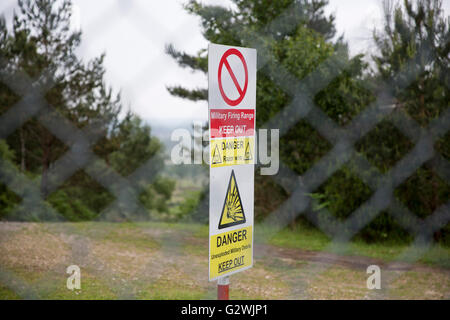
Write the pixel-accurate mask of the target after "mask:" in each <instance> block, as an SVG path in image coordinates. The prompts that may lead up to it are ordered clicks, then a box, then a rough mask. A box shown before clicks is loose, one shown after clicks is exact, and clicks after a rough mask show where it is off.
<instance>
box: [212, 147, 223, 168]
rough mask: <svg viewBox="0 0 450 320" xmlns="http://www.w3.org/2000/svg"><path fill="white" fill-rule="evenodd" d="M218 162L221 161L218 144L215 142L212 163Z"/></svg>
mask: <svg viewBox="0 0 450 320" xmlns="http://www.w3.org/2000/svg"><path fill="white" fill-rule="evenodd" d="M219 163H222V157H221V156H220V151H219V148H218V145H217V144H216V148H215V149H214V152H213V156H212V164H219Z"/></svg>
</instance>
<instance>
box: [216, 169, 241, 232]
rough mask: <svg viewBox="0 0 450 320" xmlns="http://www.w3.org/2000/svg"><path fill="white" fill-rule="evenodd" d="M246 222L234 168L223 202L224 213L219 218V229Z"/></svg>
mask: <svg viewBox="0 0 450 320" xmlns="http://www.w3.org/2000/svg"><path fill="white" fill-rule="evenodd" d="M242 223H245V214H244V208H243V206H242V201H241V195H240V194H239V188H238V185H237V182H236V176H235V175H234V170H232V171H231V176H230V181H229V182H228V189H227V194H226V196H225V201H224V203H223V209H222V215H221V216H220V220H219V229H223V228H227V227H231V226H235V225H238V224H242Z"/></svg>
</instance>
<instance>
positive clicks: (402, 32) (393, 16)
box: [373, 0, 450, 126]
mask: <svg viewBox="0 0 450 320" xmlns="http://www.w3.org/2000/svg"><path fill="white" fill-rule="evenodd" d="M449 29H450V20H449V18H448V16H447V17H445V15H444V12H443V10H442V1H440V0H416V1H411V0H404V1H403V6H402V5H401V4H400V3H398V2H392V1H385V25H384V29H383V31H382V32H375V33H374V40H375V43H376V45H377V48H378V51H379V54H376V55H374V56H373V59H374V61H375V63H376V71H377V75H378V80H379V81H381V82H386V81H389V80H391V79H394V80H395V81H391V83H393V85H394V88H393V92H394V97H395V99H396V100H397V105H398V106H399V107H400V108H404V109H405V110H406V111H407V112H408V114H409V115H410V116H411V117H413V118H414V119H415V120H416V121H418V122H419V123H420V124H421V125H423V126H425V125H427V124H428V123H429V121H430V120H432V119H434V118H436V117H439V116H440V115H441V114H442V112H443V111H444V110H445V109H446V108H447V107H448V101H449V99H450V76H449V74H450V72H449V71H450V70H449V68H450V63H449V62H450V61H449V59H450V58H449V57H450V56H449V54H450V32H449Z"/></svg>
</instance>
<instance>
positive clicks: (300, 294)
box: [0, 2, 450, 299]
mask: <svg viewBox="0 0 450 320" xmlns="http://www.w3.org/2000/svg"><path fill="white" fill-rule="evenodd" d="M120 3H121V4H122V2H120ZM127 3H128V2H127ZM292 10H294V9H293V8H290V9H288V10H286V12H285V14H282V15H281V16H280V17H278V18H277V19H275V20H274V21H272V22H271V23H270V24H269V25H267V26H266V29H267V30H277V28H281V23H279V22H280V21H282V20H283V19H287V18H288V17H290V12H291V11H292ZM144 19H146V17H145V15H144V14H143V15H142V16H140V17H137V18H136V19H134V20H133V22H134V23H135V24H136V29H137V30H141V26H142V25H146V24H145V23H144V21H143V20H144ZM112 23H116V22H113V21H110V20H109V19H108V14H107V13H105V15H103V16H101V17H99V18H98V23H97V24H96V25H99V26H101V29H100V31H98V32H100V33H101V32H102V30H105V29H107V28H108V26H109V25H110V24H112ZM283 25H284V24H283ZM295 25H296V24H295V23H292V27H293V28H294V27H295ZM99 36H101V34H99ZM245 36H246V37H247V39H246V40H247V42H248V43H251V44H252V47H253V48H256V49H257V51H258V69H259V70H260V71H259V72H265V73H266V76H268V77H269V78H270V79H272V80H273V81H274V82H275V83H276V84H277V85H278V86H279V87H281V88H282V89H283V90H284V91H285V92H286V93H288V94H289V95H290V97H291V98H292V99H291V103H290V104H289V105H288V106H286V107H285V108H284V109H283V110H282V112H280V113H278V114H276V115H275V116H274V117H273V118H271V119H270V120H269V122H268V123H266V125H264V126H263V128H279V130H280V136H281V137H282V136H283V135H284V134H286V133H287V132H288V131H289V129H290V128H291V127H292V126H293V125H295V124H296V123H297V122H298V121H300V120H305V121H307V122H308V123H309V124H310V125H311V126H312V127H314V129H315V130H317V131H318V132H319V133H320V135H321V136H322V137H324V138H325V139H326V140H327V141H328V142H329V143H330V144H331V145H332V146H333V147H332V149H331V150H330V151H329V152H328V153H327V154H326V155H325V156H324V157H322V158H321V159H320V160H319V161H317V162H316V163H315V164H314V165H313V166H312V167H311V168H309V170H307V171H306V172H305V173H304V174H302V175H297V174H296V173H295V172H294V171H292V170H291V169H290V168H289V167H288V166H287V165H285V164H283V162H282V161H281V160H280V171H279V172H278V174H276V175H274V176H271V178H272V179H273V181H274V182H275V183H277V184H279V185H280V186H282V187H283V189H285V190H286V191H287V192H288V194H289V198H288V199H287V200H286V201H285V202H284V203H282V204H281V205H280V206H279V207H278V208H277V209H276V210H274V211H273V212H272V213H271V214H270V215H268V216H267V217H266V218H265V219H264V221H263V222H262V223H261V224H259V225H256V226H255V228H259V227H261V228H264V227H270V228H269V229H270V232H269V233H265V234H264V236H263V237H261V238H259V239H256V240H257V241H258V243H260V244H264V243H267V242H268V241H269V240H270V238H271V237H272V236H273V235H274V234H276V233H277V232H279V231H280V230H282V229H284V228H285V227H286V226H287V225H289V224H290V223H291V222H292V221H293V220H295V219H297V218H298V217H299V216H300V215H302V216H304V217H305V218H306V219H308V220H309V221H310V222H311V223H313V224H314V225H315V226H316V227H317V228H318V229H320V230H321V231H322V232H323V233H325V234H326V235H327V236H328V237H329V238H330V239H332V241H331V243H330V245H329V246H328V247H327V249H326V250H325V251H326V252H328V253H330V252H331V253H336V254H343V253H346V252H347V253H348V252H351V248H350V240H351V239H352V238H353V237H354V236H355V234H357V233H358V232H359V231H360V230H362V229H363V228H364V227H365V226H366V225H367V224H368V223H370V222H371V221H372V220H373V219H375V218H376V217H377V216H378V215H379V214H380V212H382V211H384V210H387V212H388V213H389V214H390V215H391V216H392V217H393V218H394V219H395V221H396V222H397V223H398V224H399V225H400V226H401V227H403V228H404V229H405V230H407V231H408V233H410V234H411V235H413V237H414V241H413V242H412V244H411V245H410V246H409V248H408V249H406V250H405V251H404V252H402V253H401V255H400V256H398V257H397V258H395V259H393V261H392V262H391V263H390V264H387V265H386V266H384V267H383V268H382V270H384V269H386V270H389V268H390V267H391V266H393V265H395V263H396V262H397V261H408V262H410V263H414V262H416V261H418V260H419V259H420V258H421V257H422V256H423V255H424V254H425V253H426V252H427V250H428V248H429V247H430V245H431V244H432V241H433V233H434V232H435V231H437V230H439V229H441V228H443V227H444V226H445V225H447V224H448V223H449V222H450V202H447V203H445V204H443V205H442V206H441V207H439V208H438V209H436V210H435V212H434V213H433V214H432V215H430V216H429V217H427V218H425V219H420V218H418V217H417V216H416V215H414V214H413V213H411V212H410V211H409V209H408V208H407V207H406V206H405V205H404V204H403V203H401V202H400V201H398V200H397V199H396V197H395V196H394V190H395V188H396V187H398V186H399V185H401V184H402V183H403V182H404V181H405V180H406V179H407V178H408V177H410V176H411V175H413V174H414V172H415V171H416V170H417V169H418V168H420V167H421V166H422V165H423V164H424V163H426V162H428V163H431V164H432V167H433V170H434V171H435V172H436V173H437V174H438V175H439V176H440V178H441V179H443V180H444V181H445V182H447V183H448V182H449V181H450V163H449V162H448V161H447V160H446V159H445V158H443V157H442V156H441V155H440V154H439V153H437V152H436V151H435V150H434V145H435V142H436V140H437V139H438V138H439V137H442V136H443V135H445V134H446V133H447V131H448V129H449V127H450V110H449V109H448V108H447V109H446V110H445V112H444V113H443V115H442V116H441V117H440V118H438V119H435V120H433V121H431V122H430V123H429V125H428V127H427V128H424V127H422V126H420V125H419V124H418V123H417V122H416V121H415V120H414V119H412V118H411V117H410V116H409V115H408V114H407V113H406V112H404V111H402V110H401V108H398V106H397V105H396V102H395V100H394V99H393V92H392V90H393V89H392V88H393V87H394V85H393V84H394V83H396V82H397V85H398V79H400V78H401V79H403V80H402V83H403V84H404V86H407V85H408V84H409V82H408V81H405V79H413V78H414V77H415V76H416V74H417V73H418V72H420V70H419V69H418V67H417V64H416V60H415V59H416V57H413V58H412V59H411V60H410V61H409V63H408V65H407V66H405V67H404V68H403V71H402V72H401V73H400V74H397V75H396V76H395V77H394V78H392V79H391V81H390V82H388V83H384V85H383V89H382V90H380V91H379V92H378V93H377V99H376V101H375V102H374V103H372V104H371V105H369V106H367V107H366V108H365V109H364V110H363V111H362V112H361V113H360V114H359V115H357V116H356V117H355V118H354V119H353V120H352V121H351V123H349V124H348V125H346V126H345V127H341V126H339V125H338V124H337V123H336V122H335V121H334V120H332V119H331V118H330V117H329V116H327V115H326V114H325V113H324V112H323V110H321V109H320V108H319V107H317V106H316V105H315V104H314V102H313V97H314V96H315V94H316V93H317V92H319V91H320V90H322V89H323V88H325V87H326V86H327V85H328V84H329V83H330V82H331V81H332V80H333V79H334V78H335V77H336V76H337V75H339V73H340V72H341V71H342V70H344V69H345V67H346V66H345V65H338V64H336V65H335V66H334V69H333V70H332V72H330V73H329V74H328V77H327V78H324V77H323V75H322V74H320V73H319V72H315V71H313V72H312V73H310V74H309V75H308V76H307V77H305V78H304V79H302V80H298V79H297V78H296V76H294V75H292V74H291V73H290V72H289V71H287V70H286V69H285V68H284V67H283V65H281V64H280V63H278V62H277V61H276V59H275V57H274V56H273V55H272V54H271V51H270V49H269V48H267V47H266V46H265V41H264V39H265V38H264V37H265V35H264V32H261V33H251V34H247V35H245ZM325 63H327V62H325ZM2 64H3V63H2ZM149 67H150V68H151V67H152V64H151V63H150V64H149ZM144 70H145V69H144ZM5 71H6V70H4V69H2V70H1V71H0V76H1V78H0V79H1V81H2V82H4V83H5V84H7V85H8V87H9V88H10V89H11V90H12V91H14V92H15V93H16V94H17V95H19V96H21V100H20V101H19V102H18V103H17V104H15V106H14V107H12V108H10V109H9V110H8V111H7V112H6V113H4V114H2V115H1V116H0V139H6V138H7V137H8V136H9V135H10V134H11V133H13V132H14V131H15V130H17V129H18V128H20V127H21V126H22V125H23V124H24V123H25V122H26V121H27V120H29V119H30V118H32V117H34V118H36V119H37V120H38V121H39V122H40V124H42V125H43V126H45V128H47V129H48V130H49V131H50V132H51V134H53V135H54V136H56V137H57V138H58V139H60V140H61V141H62V142H64V143H65V144H66V145H67V146H68V147H69V150H68V151H67V152H66V153H65V154H64V155H63V156H62V157H60V158H59V159H58V160H57V161H56V162H55V163H54V164H53V165H52V167H51V168H50V170H49V175H48V177H49V178H48V179H49V192H52V191H54V190H56V189H57V188H58V187H59V186H61V185H62V184H63V183H64V182H65V181H66V180H67V179H68V178H70V176H71V175H73V174H74V173H75V172H76V171H78V170H84V171H85V172H86V173H87V174H88V175H89V176H90V177H92V178H93V179H94V180H95V181H97V182H98V183H99V184H101V185H102V186H103V187H104V188H105V189H107V190H108V191H109V192H110V193H111V194H112V195H114V197H115V200H114V201H113V202H112V203H111V204H110V205H108V206H107V207H106V208H105V209H104V210H103V212H102V213H101V214H100V216H99V218H98V220H101V221H110V220H113V218H114V217H115V216H116V215H117V212H119V211H120V212H140V211H142V212H145V211H146V209H145V208H144V207H143V206H142V204H141V202H140V201H139V199H138V197H139V194H140V193H141V192H142V186H143V185H144V183H151V182H152V181H153V180H154V179H155V177H156V175H157V174H158V170H159V168H158V167H155V166H154V165H153V161H152V160H153V159H149V160H148V161H147V162H146V163H145V164H144V165H142V166H141V167H140V168H138V169H137V170H136V171H134V172H133V173H132V174H130V175H129V176H126V177H125V176H122V175H120V174H119V173H117V172H115V171H114V170H113V169H112V168H111V167H110V166H108V165H107V164H106V163H105V161H104V160H103V159H101V158H100V157H98V156H96V155H95V154H94V153H93V152H92V149H91V148H92V146H93V145H94V144H95V143H96V142H97V141H98V139H99V138H100V136H99V134H98V132H96V130H95V129H96V123H95V122H94V123H93V124H92V125H91V126H89V127H87V128H83V129H80V128H77V127H76V126H74V125H73V124H72V123H71V122H70V121H69V120H68V119H66V118H64V117H63V116H62V115H61V114H59V113H58V112H57V111H56V110H55V108H54V107H53V106H51V105H49V104H48V103H47V102H46V100H45V94H46V92H47V91H48V89H49V88H51V87H52V86H53V85H54V83H53V81H52V75H51V74H46V73H44V74H42V75H40V76H39V77H35V78H31V77H29V76H28V75H27V74H25V73H20V74H14V75H13V76H12V77H11V75H10V74H9V73H7V72H5ZM142 74H147V73H146V72H143V73H142ZM137 77H139V78H142V79H144V80H145V77H143V76H142V75H138V76H137ZM143 86H144V83H143ZM394 111H395V112H394ZM383 119H390V120H391V121H392V123H393V124H394V125H395V127H396V128H398V129H399V130H400V131H401V133H402V134H403V135H405V136H406V137H407V138H408V139H409V140H410V141H411V142H413V143H414V147H413V148H412V150H410V151H409V152H408V153H407V154H406V155H405V156H404V157H403V158H402V159H401V160H400V161H398V162H397V163H396V164H395V165H394V166H393V167H392V168H391V169H390V170H388V171H387V172H385V173H382V172H380V170H379V169H378V168H376V167H375V166H373V165H372V164H371V163H370V162H369V161H368V160H367V158H366V157H365V156H364V155H363V154H361V153H359V152H357V151H356V150H355V143H356V142H357V141H358V140H360V139H361V138H362V137H364V136H365V135H366V134H368V133H369V132H370V131H371V130H372V129H373V128H374V127H375V126H376V125H377V124H379V123H380V122H381V121H382V120H383ZM97 121H99V122H101V121H102V119H98V120H97ZM350 161H351V162H353V163H354V164H355V165H356V166H355V168H356V170H357V171H356V173H357V175H358V176H359V178H360V179H361V180H362V181H363V182H364V183H365V184H366V185H367V186H369V187H370V189H371V191H372V195H371V196H370V198H369V199H368V200H367V201H366V202H365V203H363V205H361V206H360V207H359V208H358V209H357V210H355V211H354V212H353V213H352V214H351V215H350V216H349V218H347V219H346V220H344V221H341V220H338V219H337V218H336V217H334V216H333V214H332V213H330V212H329V211H328V210H327V209H326V208H321V209H320V212H319V214H317V212H312V210H311V206H312V205H313V202H314V201H315V200H314V199H312V198H311V197H310V196H309V194H311V193H313V192H314V191H315V190H316V189H317V188H318V187H319V186H320V185H321V184H322V183H324V182H325V181H327V179H329V178H330V177H331V176H332V175H333V174H334V173H335V172H336V171H338V170H339V169H340V168H341V167H342V166H344V165H345V164H346V163H348V162H350ZM0 182H1V183H3V184H5V185H6V186H7V187H8V188H9V189H10V190H12V191H13V192H14V193H16V194H17V195H18V196H20V197H21V198H22V202H21V203H20V204H18V205H17V206H16V208H15V209H14V210H17V211H20V212H24V211H25V212H29V213H30V214H31V216H33V212H45V215H44V216H42V215H40V216H39V217H38V219H44V220H45V218H46V217H47V218H50V219H53V220H59V221H63V220H64V219H63V217H62V216H61V215H60V214H59V213H58V212H57V210H55V209H54V208H53V207H52V206H50V205H49V204H48V203H47V202H46V201H45V199H43V198H42V196H41V191H40V189H39V185H38V183H37V182H36V181H34V180H31V179H30V178H28V177H27V176H26V175H25V174H24V173H23V172H21V171H20V170H18V169H17V168H15V167H14V166H13V165H12V164H11V163H9V162H8V161H6V160H5V159H0ZM207 204H208V200H207V199H205V200H204V202H203V203H200V205H199V207H200V208H206V206H207ZM129 218H130V220H133V218H132V217H129ZM58 228H64V229H65V230H66V231H67V232H68V233H69V234H73V238H72V239H70V241H69V243H70V245H71V252H72V256H71V257H70V261H72V262H73V263H74V264H77V265H85V264H87V263H89V264H93V265H95V266H96V268H97V270H98V275H99V276H100V277H105V276H106V275H108V276H109V277H110V278H114V271H113V270H112V269H111V268H110V267H109V266H108V264H107V263H105V262H104V261H101V260H98V259H95V258H93V257H92V256H91V255H90V251H91V250H92V248H91V244H90V240H89V239H88V238H85V237H82V236H80V235H79V234H78V233H77V232H76V230H71V228H72V227H71V226H70V225H66V226H64V225H60V226H59V227H58ZM178 241H181V240H180V239H177V238H172V237H168V238H165V241H164V242H163V243H162V248H161V252H162V255H163V256H164V255H165V254H167V255H169V254H170V255H173V254H175V258H173V256H171V257H170V258H169V259H171V260H172V261H174V262H176V259H177V258H176V257H179V258H180V259H181V257H182V256H185V255H186V254H187V253H184V252H183V251H182V250H179V248H178V247H179V245H180V244H179V242H178ZM261 254H262V255H263V254H264V252H262V253H261ZM256 257H258V254H257V255H256ZM336 257H337V255H336ZM160 259H163V257H160ZM324 259H327V263H326V264H317V262H320V261H321V253H320V252H318V253H317V256H316V259H315V261H314V262H310V263H308V264H307V266H302V272H303V273H304V274H308V277H309V280H311V278H313V277H320V276H321V275H322V274H323V273H324V272H325V271H326V270H327V269H328V268H329V267H330V266H331V265H332V261H330V260H329V255H326V256H325V255H324ZM88 260H89V261H88ZM205 261H207V251H205ZM256 263H258V261H257V260H256ZM152 268H155V261H153V260H152V259H150V261H148V262H147V263H146V264H145V265H144V266H142V267H141V270H142V271H141V272H142V273H145V272H148V271H149V270H151V269H152ZM186 268H191V272H198V270H196V269H195V266H190V267H189V266H186ZM246 272H252V271H251V270H250V271H246ZM400 275H401V272H400V273H397V274H395V275H391V276H389V277H383V278H382V281H383V283H382V290H374V291H371V292H369V294H368V296H367V297H368V298H388V297H389V285H390V283H391V282H392V281H394V277H399V276H400ZM204 276H205V279H206V277H207V273H206V270H205V275H204ZM136 277H137V278H139V275H136ZM0 282H1V283H3V284H5V285H6V286H7V287H8V288H10V289H12V290H13V291H14V292H16V293H17V294H18V295H20V296H21V297H23V298H27V299H28V298H39V297H40V295H39V292H38V291H37V290H36V289H35V287H37V286H38V285H37V284H36V283H34V284H28V283H27V282H26V281H24V280H22V279H21V278H20V277H19V276H18V275H16V274H14V272H13V271H11V270H6V269H0ZM109 285H110V286H111V287H113V288H114V289H115V290H117V291H118V292H120V294H119V297H121V298H134V297H135V292H134V291H133V288H132V285H130V284H124V283H122V282H120V281H117V282H110V283H109ZM307 287H308V283H307V282H306V281H304V277H302V276H299V277H298V278H297V283H296V284H294V285H293V286H292V287H291V288H290V291H291V293H290V295H289V297H293V298H310V297H309V296H308V294H307Z"/></svg>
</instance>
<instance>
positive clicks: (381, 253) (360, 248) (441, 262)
mask: <svg viewBox="0 0 450 320" xmlns="http://www.w3.org/2000/svg"><path fill="white" fill-rule="evenodd" d="M255 232H256V237H258V236H259V237H260V238H264V237H268V238H269V241H268V243H269V244H272V245H275V246H278V247H286V248H296V249H302V250H311V251H329V250H330V248H329V245H331V243H332V242H331V240H330V239H329V238H328V237H327V236H326V235H325V234H323V233H322V232H320V231H318V230H315V229H312V228H309V227H302V226H298V227H296V228H295V229H293V230H291V229H289V228H286V229H283V230H281V231H279V232H277V233H275V234H274V233H271V231H270V229H266V230H261V231H260V232H259V233H258V226H256V227H255ZM409 246H410V244H408V243H366V242H363V241H361V240H354V241H351V242H350V245H349V247H348V251H347V252H345V253H344V254H347V255H356V256H365V257H369V258H374V259H380V260H383V261H386V262H388V261H392V260H396V259H398V257H399V256H400V255H401V254H402V253H403V252H404V251H405V250H407V249H408V247H409ZM419 262H421V263H424V264H426V265H430V266H437V267H442V268H450V247H445V246H442V245H439V244H434V245H432V246H431V247H430V248H429V250H428V251H427V252H426V253H425V254H424V255H423V256H422V257H421V258H420V259H419Z"/></svg>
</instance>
